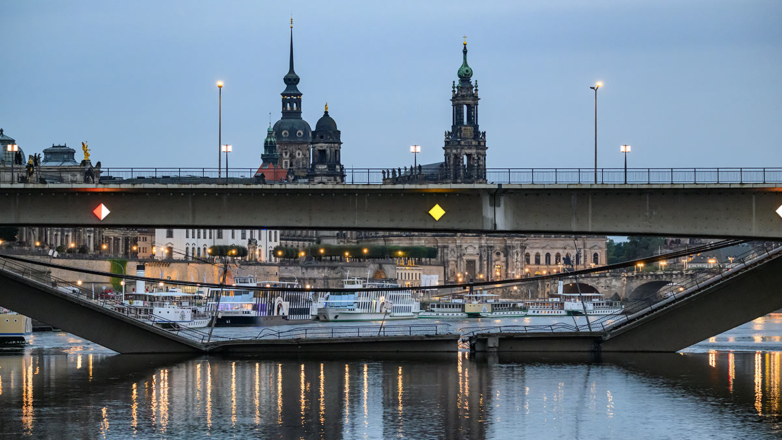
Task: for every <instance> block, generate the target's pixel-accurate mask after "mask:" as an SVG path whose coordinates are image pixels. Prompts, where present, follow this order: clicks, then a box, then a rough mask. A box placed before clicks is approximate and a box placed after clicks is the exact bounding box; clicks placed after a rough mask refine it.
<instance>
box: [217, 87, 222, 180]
mask: <svg viewBox="0 0 782 440" xmlns="http://www.w3.org/2000/svg"><path fill="white" fill-rule="evenodd" d="M217 89H218V90H219V91H220V92H219V93H220V98H219V104H218V116H217V118H218V119H217V145H218V147H217V178H218V179H219V178H220V172H221V171H222V169H223V164H222V156H221V155H220V153H221V152H222V150H221V148H222V145H223V82H222V81H217Z"/></svg>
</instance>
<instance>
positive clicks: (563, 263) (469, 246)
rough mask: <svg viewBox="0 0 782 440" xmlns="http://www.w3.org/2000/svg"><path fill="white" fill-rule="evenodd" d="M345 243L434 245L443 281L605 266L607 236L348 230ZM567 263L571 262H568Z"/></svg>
mask: <svg viewBox="0 0 782 440" xmlns="http://www.w3.org/2000/svg"><path fill="white" fill-rule="evenodd" d="M347 236H348V237H350V238H348V239H346V241H348V242H354V243H360V244H385V245H399V246H428V247H436V248H437V249H438V258H439V260H440V264H442V265H443V267H444V270H445V279H446V281H450V282H456V281H458V280H459V279H460V278H461V279H462V280H470V279H472V280H475V281H492V280H502V279H509V278H525V277H530V276H534V275H544V274H551V273H560V272H562V271H565V270H571V269H585V268H590V267H595V266H603V265H605V264H606V260H607V254H606V237H595V236H579V237H575V239H574V237H565V236H555V235H540V236H529V235H520V234H505V235H502V236H496V235H480V234H468V233H459V234H425V233H413V232H407V233H366V232H363V233H348V234H347ZM568 262H569V263H570V264H568Z"/></svg>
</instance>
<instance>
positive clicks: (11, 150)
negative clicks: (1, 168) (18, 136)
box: [6, 144, 19, 183]
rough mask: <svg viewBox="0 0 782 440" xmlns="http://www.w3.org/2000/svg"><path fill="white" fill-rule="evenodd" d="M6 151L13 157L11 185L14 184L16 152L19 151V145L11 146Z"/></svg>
mask: <svg viewBox="0 0 782 440" xmlns="http://www.w3.org/2000/svg"><path fill="white" fill-rule="evenodd" d="M6 149H7V150H8V151H10V152H12V153H14V154H13V155H11V183H14V164H15V163H16V152H17V151H19V145H16V144H9V145H7V146H6Z"/></svg>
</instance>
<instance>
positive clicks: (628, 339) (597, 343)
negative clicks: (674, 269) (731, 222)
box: [470, 248, 782, 352]
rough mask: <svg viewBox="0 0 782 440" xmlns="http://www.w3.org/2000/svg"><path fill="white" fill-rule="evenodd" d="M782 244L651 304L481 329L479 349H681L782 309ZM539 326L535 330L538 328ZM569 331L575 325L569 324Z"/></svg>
mask: <svg viewBox="0 0 782 440" xmlns="http://www.w3.org/2000/svg"><path fill="white" fill-rule="evenodd" d="M781 281H782V249H780V248H777V249H775V250H774V251H772V252H771V253H770V254H769V255H768V256H764V257H758V258H757V259H756V260H755V261H750V262H747V263H746V266H744V267H737V268H735V269H732V270H731V271H728V272H725V273H722V274H720V275H718V276H715V277H712V278H710V279H707V280H705V281H701V282H700V283H699V284H700V285H696V286H694V287H693V288H691V289H688V290H685V291H684V292H681V296H680V297H678V298H676V297H669V298H665V299H663V300H661V301H659V302H657V303H656V304H651V305H650V306H649V307H648V308H646V307H642V308H640V310H636V311H634V312H629V314H626V315H621V316H619V315H616V316H612V317H609V319H602V320H598V321H597V322H594V323H593V331H584V330H586V329H585V326H580V327H578V328H573V329H572V330H571V331H562V332H555V331H553V329H552V331H550V332H545V331H532V332H529V331H514V329H513V328H509V329H508V330H507V331H502V328H500V329H499V332H497V331H485V332H480V331H478V332H476V333H475V334H473V335H471V336H470V341H471V345H472V349H473V350H475V351H479V352H676V351H679V350H682V349H684V348H686V347H689V346H691V345H693V344H696V343H698V342H700V341H703V340H705V339H708V338H709V337H712V336H714V335H717V334H720V333H722V332H725V331H727V330H730V329H732V328H735V327H738V326H739V325H742V324H745V323H747V322H749V321H751V320H753V319H755V318H758V317H760V316H763V315H766V314H768V313H771V312H773V311H775V310H779V309H780V308H782V288H780V286H782V283H781ZM533 330H535V329H533ZM566 330H569V329H566Z"/></svg>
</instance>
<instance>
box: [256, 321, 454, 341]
mask: <svg viewBox="0 0 782 440" xmlns="http://www.w3.org/2000/svg"><path fill="white" fill-rule="evenodd" d="M453 333H454V331H453V328H452V327H451V325H449V324H410V325H380V326H378V325H364V326H334V327H299V328H293V329H289V330H275V329H269V328H265V329H263V330H261V331H260V333H258V336H256V339H301V338H305V339H306V338H347V337H372V336H437V335H448V334H453Z"/></svg>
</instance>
